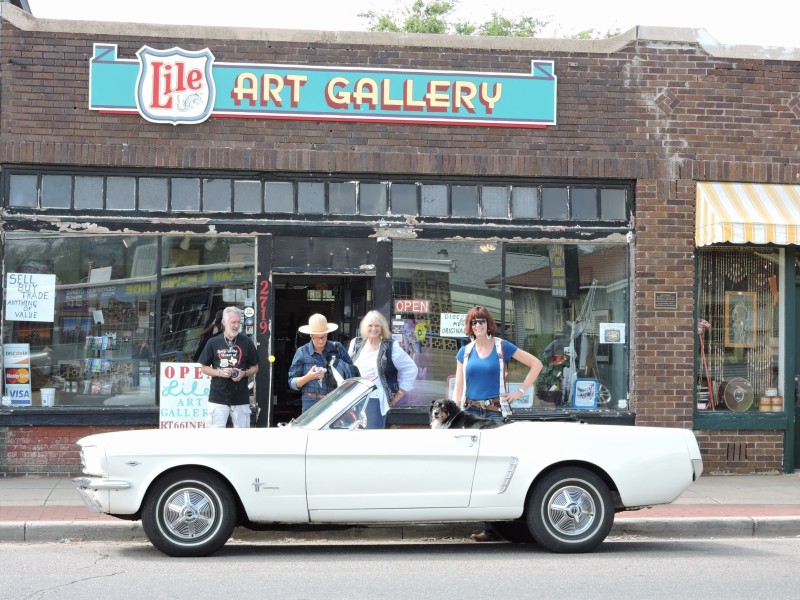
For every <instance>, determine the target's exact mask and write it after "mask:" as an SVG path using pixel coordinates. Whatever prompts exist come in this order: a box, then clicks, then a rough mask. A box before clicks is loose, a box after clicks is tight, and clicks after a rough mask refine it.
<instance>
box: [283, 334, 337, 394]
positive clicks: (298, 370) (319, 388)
mask: <svg viewBox="0 0 800 600" xmlns="http://www.w3.org/2000/svg"><path fill="white" fill-rule="evenodd" d="M323 352H324V353H325V354H330V353H333V354H336V355H337V356H339V357H340V358H342V359H343V360H344V361H345V362H348V363H352V360H351V359H350V355H349V354H348V353H347V350H345V347H344V346H342V345H341V344H340V343H339V342H326V344H325V350H323ZM312 366H317V367H321V368H323V369H325V368H327V363H326V362H325V357H324V356H323V355H322V354H320V353H319V352H314V344H313V343H311V342H308V343H307V344H305V345H304V346H300V347H299V348H298V349H297V352H295V353H294V358H293V359H292V366H291V367H289V387H290V388H292V389H293V390H297V389H299V388H298V387H297V379H298V378H299V377H302V376H303V375H305V374H306V373H308V371H309V369H311V367H312ZM327 379H328V378H327V377H324V378H322V379H312V380H311V381H309V382H308V383H307V384H305V385H304V386H303V388H302V389H300V391H301V392H302V393H303V394H327V393H328V392H330V391H332V389H328V382H327Z"/></svg>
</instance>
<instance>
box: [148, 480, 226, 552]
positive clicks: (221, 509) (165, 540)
mask: <svg viewBox="0 0 800 600" xmlns="http://www.w3.org/2000/svg"><path fill="white" fill-rule="evenodd" d="M235 525H236V502H235V501H234V498H233V494H232V493H231V491H230V488H229V487H228V485H227V483H226V482H225V481H224V480H223V479H222V478H221V477H220V476H219V475H217V474H216V473H211V472H208V471H203V470H201V469H187V470H183V471H178V472H174V473H170V474H168V475H166V476H164V477H162V478H161V479H160V480H158V481H156V482H155V483H154V484H153V486H152V488H151V489H150V490H149V491H148V493H147V496H146V497H145V501H144V504H143V506H142V528H143V529H144V532H145V534H146V535H147V538H148V539H149V540H150V543H152V544H153V545H154V546H155V547H156V548H158V549H159V550H161V551H162V552H164V553H165V554H168V555H170V556H207V555H209V554H212V553H213V552H216V551H217V550H219V549H220V548H221V547H222V546H223V545H224V544H225V542H227V541H228V538H230V537H231V534H232V533H233V528H234V526H235Z"/></svg>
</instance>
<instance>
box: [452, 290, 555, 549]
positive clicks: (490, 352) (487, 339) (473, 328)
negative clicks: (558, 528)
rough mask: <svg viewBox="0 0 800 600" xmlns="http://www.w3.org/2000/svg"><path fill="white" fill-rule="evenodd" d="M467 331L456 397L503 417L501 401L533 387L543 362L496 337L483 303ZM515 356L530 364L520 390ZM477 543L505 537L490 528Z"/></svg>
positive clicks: (474, 410) (482, 413)
mask: <svg viewBox="0 0 800 600" xmlns="http://www.w3.org/2000/svg"><path fill="white" fill-rule="evenodd" d="M465 323H466V334H467V337H469V338H471V339H472V341H471V342H470V343H469V344H467V345H466V346H464V347H462V348H461V349H460V350H459V351H458V354H456V387H455V392H454V398H453V399H454V400H455V402H456V404H458V405H460V406H461V408H463V409H464V410H465V411H466V412H467V413H471V414H474V415H476V416H478V417H483V418H488V419H498V420H500V419H502V418H503V409H502V407H501V406H500V400H501V399H502V400H503V401H504V402H508V405H509V406H511V403H512V402H515V401H517V400H519V399H520V398H522V397H523V396H524V395H525V393H526V392H527V391H528V390H529V389H531V386H532V385H533V384H534V382H535V381H536V378H537V377H538V376H539V373H540V372H541V371H542V362H541V361H540V360H539V359H538V358H536V357H535V356H534V355H533V354H531V353H530V352H525V350H522V349H521V348H518V347H517V346H515V345H514V344H512V343H511V342H509V341H507V340H503V339H499V338H496V337H495V334H496V333H497V324H496V323H495V322H494V319H493V318H492V315H491V314H489V311H488V310H486V308H484V307H483V306H476V307H474V308H473V309H472V310H470V311H469V312H468V313H467V318H466V320H465ZM511 359H514V360H516V361H519V362H520V363H522V364H523V365H525V366H526V367H528V373H527V375H526V376H525V381H523V382H522V385H521V386H519V388H518V389H516V390H514V391H513V392H511V393H508V391H507V390H508V381H507V379H508V377H507V371H508V368H507V365H508V363H509V362H510V361H511ZM472 539H473V540H475V541H476V542H492V541H496V540H499V539H501V538H500V537H499V536H498V535H497V534H496V533H495V532H494V531H493V530H492V529H491V528H490V527H488V526H487V528H486V529H484V530H483V531H481V532H480V533H473V534H472Z"/></svg>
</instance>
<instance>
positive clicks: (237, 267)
mask: <svg viewBox="0 0 800 600" xmlns="http://www.w3.org/2000/svg"><path fill="white" fill-rule="evenodd" d="M6 242H7V243H6V247H5V273H6V311H5V320H4V321H3V328H2V339H3V348H4V353H5V354H6V355H5V356H4V359H5V360H4V371H5V372H4V386H3V395H4V396H7V397H9V398H10V399H11V400H12V403H13V404H14V405H15V406H33V407H36V406H47V405H48V404H49V401H48V399H49V398H50V397H52V398H53V405H56V406H93V407H117V406H154V405H155V404H156V403H157V394H156V381H157V369H158V364H159V362H163V361H173V362H174V361H179V362H193V361H195V360H196V358H197V356H198V355H199V352H200V350H202V346H203V344H204V343H205V340H206V339H208V337H210V335H212V334H214V333H216V332H217V330H215V328H214V321H215V316H216V313H217V311H219V310H221V309H222V308H224V307H225V306H238V307H239V308H242V309H246V308H247V307H248V306H249V307H253V306H254V302H253V298H254V289H255V284H254V261H255V242H254V241H253V240H252V239H251V238H247V239H245V238H236V237H224V236H203V237H200V236H179V237H163V238H162V237H156V236H127V235H106V236H102V235H86V236H79V235H39V234H34V233H14V232H12V233H9V234H7V237H6ZM159 253H160V260H161V264H162V268H161V272H160V278H157V274H158V271H157V268H158V262H159ZM159 289H160V290H161V298H160V305H161V311H160V321H159V323H158V327H157V326H156V325H157V323H156V316H157V314H159V313H158V312H157V302H156V300H157V294H158V290H159ZM253 321H254V319H253V315H252V314H251V315H250V316H249V317H248V316H245V318H244V319H243V329H244V332H245V333H248V334H249V335H254V333H255V328H254V322H253ZM157 330H160V338H157V337H156V336H157ZM9 353H11V354H9Z"/></svg>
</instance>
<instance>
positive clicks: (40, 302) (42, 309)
mask: <svg viewBox="0 0 800 600" xmlns="http://www.w3.org/2000/svg"><path fill="white" fill-rule="evenodd" d="M55 303H56V276H55V275H51V274H46V273H44V274H43V273H7V274H6V319H8V320H9V321H40V322H43V323H52V322H53V318H54V317H53V315H54V312H55Z"/></svg>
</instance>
